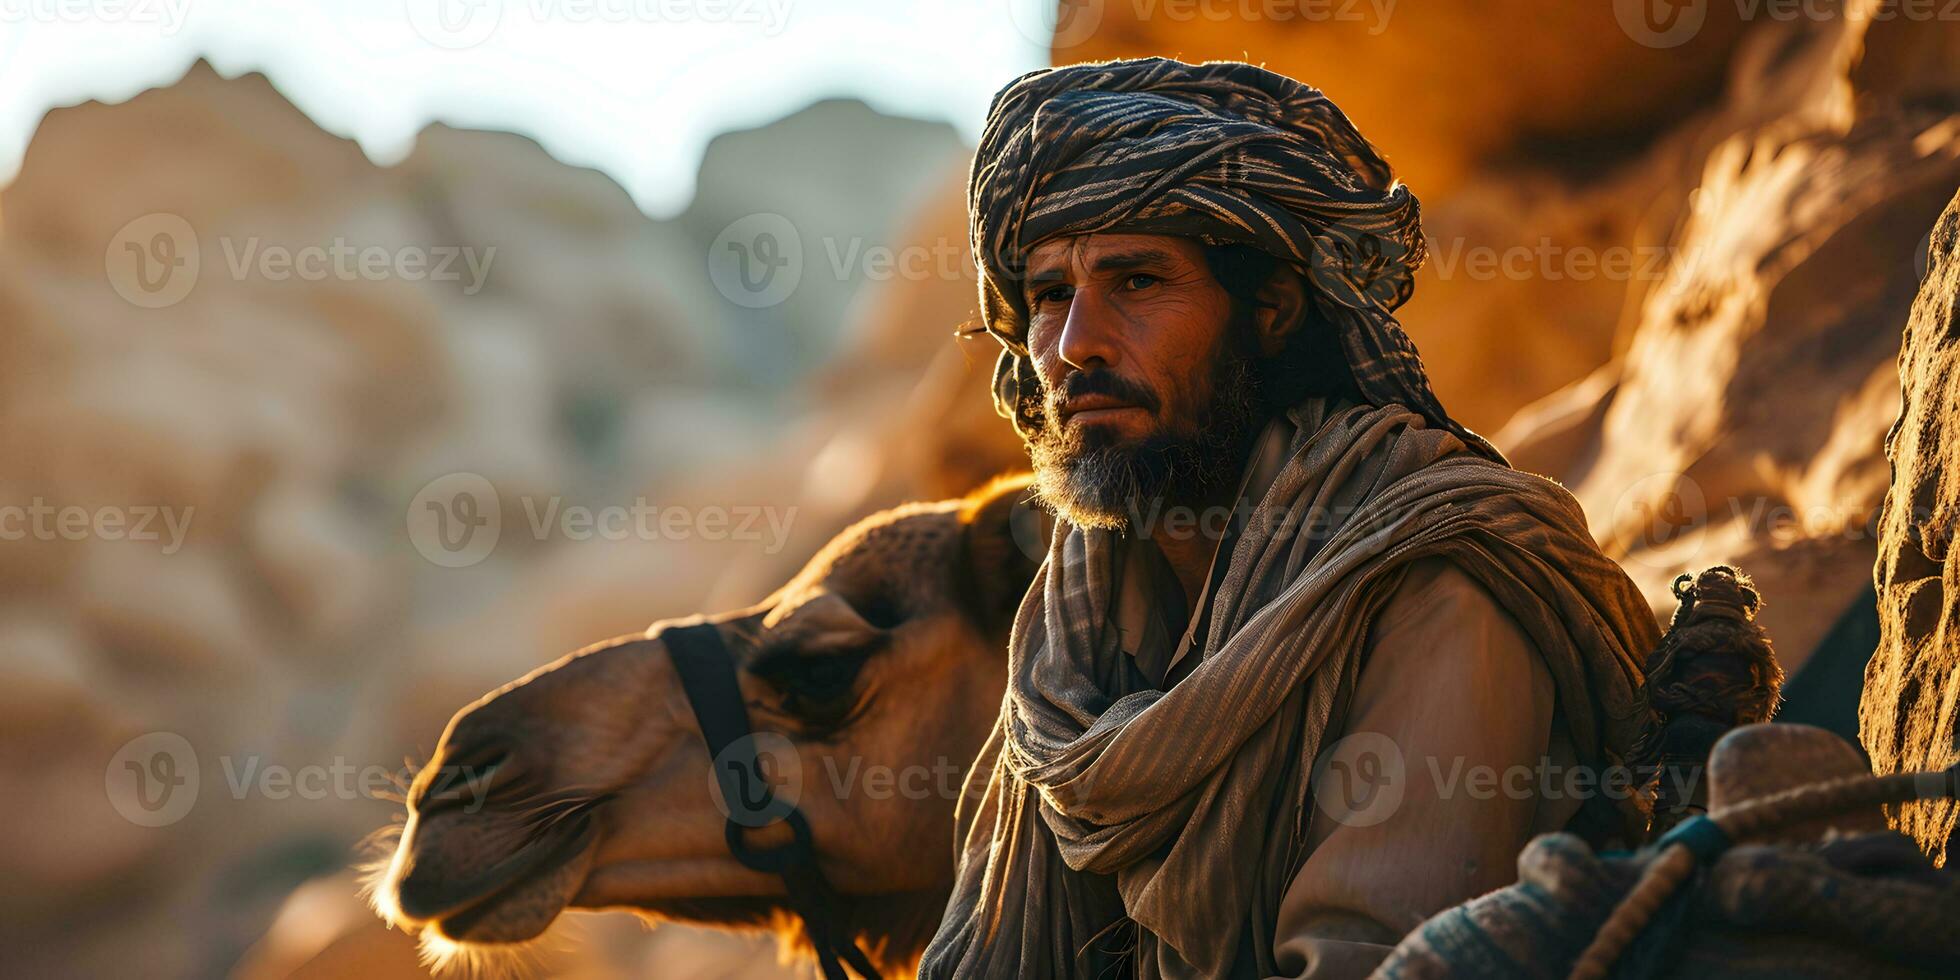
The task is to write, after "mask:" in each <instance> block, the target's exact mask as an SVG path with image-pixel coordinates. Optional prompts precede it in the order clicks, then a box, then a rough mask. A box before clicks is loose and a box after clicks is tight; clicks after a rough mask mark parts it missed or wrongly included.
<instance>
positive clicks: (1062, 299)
mask: <svg viewBox="0 0 1960 980" xmlns="http://www.w3.org/2000/svg"><path fill="white" fill-rule="evenodd" d="M1073 295H1075V291H1074V289H1072V288H1071V287H1069V286H1066V285H1061V284H1057V285H1053V286H1049V287H1047V288H1045V289H1041V290H1038V291H1036V292H1035V294H1034V305H1036V306H1046V305H1047V304H1049V303H1066V302H1068V299H1069V297H1070V296H1073Z"/></svg>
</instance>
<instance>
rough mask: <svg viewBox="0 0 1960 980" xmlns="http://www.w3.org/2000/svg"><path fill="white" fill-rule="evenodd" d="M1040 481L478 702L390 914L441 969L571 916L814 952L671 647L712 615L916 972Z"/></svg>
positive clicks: (388, 904)
mask: <svg viewBox="0 0 1960 980" xmlns="http://www.w3.org/2000/svg"><path fill="white" fill-rule="evenodd" d="M1028 483H1029V481H1028V479H1027V478H1026V477H1020V478H1007V479H1002V480H998V481H996V482H994V483H993V484H991V485H989V486H987V487H985V488H983V489H981V490H979V491H976V492H975V493H973V494H972V495H969V496H968V497H966V498H962V499H956V500H948V501H940V502H937V503H915V504H906V505H903V506H900V507H897V508H895V509H892V510H889V511H885V512H882V513H879V514H876V515H874V516H872V517H869V518H866V519H865V520H863V521H860V522H859V523H857V524H856V525H854V526H852V527H851V528H849V529H847V530H845V531H844V532H843V533H841V534H839V535H838V536H837V537H836V538H835V539H833V540H832V541H831V542H830V543H829V544H827V545H826V546H825V547H824V548H823V549H822V550H821V551H819V552H818V553H817V555H816V556H815V557H813V558H812V559H811V560H810V561H809V563H808V564H807V565H805V566H804V567H803V569H802V570H801V571H800V572H799V573H797V575H796V576H795V577H793V578H792V579H791V580H790V581H789V582H788V583H787V584H785V585H784V586H783V587H782V588H780V589H778V590H777V591H776V592H775V593H774V594H773V595H771V596H769V597H768V598H767V599H764V600H763V601H762V602H760V603H758V604H756V605H754V606H751V607H749V608H746V609H740V610H736V611H733V612H729V613H724V614H720V615H715V616H708V617H696V618H694V619H690V620H679V621H670V622H662V623H655V624H654V625H653V626H652V627H650V628H649V629H648V630H647V631H646V632H645V633H639V634H631V635H628V636H623V637H615V638H613V639H610V640H605V641H602V642H600V643H597V644H594V645H592V646H589V647H587V648H585V649H582V650H579V651H577V652H575V653H572V654H570V655H568V656H566V657H564V658H562V659H560V660H558V661H557V662H555V663H552V664H550V665H548V666H545V667H542V668H539V669H538V670H536V671H533V672H532V673H530V674H528V675H526V676H524V677H523V678H520V679H519V680H516V681H514V682H512V683H510V684H508V685H505V686H504V687H502V688H499V689H498V690H496V691H493V692H491V693H490V694H488V695H486V696H484V697H483V698H481V699H479V700H478V701H477V702H475V703H474V704H471V705H469V706H468V707H466V708H464V709H463V710H461V711H460V712H458V713H457V714H456V715H455V717H453V718H452V719H451V720H450V722H449V725H448V727H447V729H446V730H445V731H444V733H443V735H442V739H441V741H440V743H439V744H438V747H437V749H436V752H435V754H434V756H433V757H432V758H431V759H430V760H429V763H428V764H427V765H426V766H424V767H423V768H422V770H421V771H420V772H419V773H418V774H417V775H416V777H415V778H414V779H413V780H412V781H411V783H410V784H409V786H408V790H407V793H406V794H405V801H406V807H407V815H406V821H405V823H403V824H401V825H400V829H399V835H400V836H399V841H398V843H396V844H395V845H394V847H393V848H392V855H391V856H390V857H388V858H386V859H384V860H382V861H381V862H379V863H378V864H377V865H376V866H375V867H374V868H373V869H372V870H371V872H370V881H369V888H370V896H371V901H372V903H373V905H374V907H375V910H376V911H377V912H378V913H379V914H380V915H381V916H382V918H383V919H384V920H387V921H388V922H390V923H391V924H393V925H396V926H399V927H403V928H405V929H409V930H413V931H416V932H418V933H419V935H420V937H421V940H422V943H423V948H424V952H425V955H427V956H428V957H429V958H430V959H431V960H432V961H436V962H443V961H450V962H454V961H464V962H468V961H473V960H482V959H485V958H489V959H494V958H495V957H496V956H497V955H499V954H500V953H502V952H508V951H513V950H521V949H522V948H523V946H524V944H526V943H528V942H530V941H531V940H534V939H535V938H536V937H538V936H540V935H541V934H543V933H544V931H545V929H546V928H547V927H548V926H549V925H550V924H551V923H552V922H553V921H554V920H555V919H556V918H557V917H558V915H559V914H560V913H561V912H562V911H564V910H566V909H570V908H594V909H599V908H625V909H631V910H634V911H637V912H639V913H641V914H643V915H646V916H648V917H650V918H652V919H656V920H660V919H665V920H674V921H684V922H691V923H696V924H706V925H712V926H717V927H723V928H734V929H749V930H754V929H762V930H769V931H773V932H775V933H776V934H777V935H778V936H779V937H780V938H781V939H782V940H783V942H784V948H785V950H786V952H787V953H789V954H791V955H794V954H796V953H797V952H799V951H800V952H804V953H807V952H808V947H807V937H806V936H803V935H801V934H800V930H801V923H800V920H799V919H798V918H797V917H796V916H795V915H793V914H790V913H789V912H788V910H787V906H786V904H785V898H784V889H783V885H782V882H781V879H779V878H777V877H775V876H773V875H767V874H763V873H759V872H756V871H752V870H749V869H748V868H745V867H744V866H742V865H741V864H740V863H738V862H737V861H736V859H735V858H734V857H733V856H732V855H731V853H730V852H729V850H728V845H727V844H726V842H725V840H724V837H723V832H724V816H723V815H724V811H723V810H722V809H720V808H719V799H718V797H717V795H716V792H715V790H713V789H712V788H711V784H712V782H713V780H712V779H711V778H710V759H709V756H708V750H707V748H706V747H705V745H704V743H703V740H702V736H701V734H700V729H699V727H698V725H697V724H696V722H695V719H694V715H693V711H692V709H691V708H690V706H689V703H688V701H687V699H686V697H685V695H684V693H683V692H682V691H681V690H680V685H679V682H678V678H677V674H676V670H675V667H674V665H673V663H672V661H671V660H670V659H669V657H668V656H667V655H666V653H665V651H664V648H663V647H662V645H661V644H660V642H659V637H660V635H661V633H662V631H663V630H664V629H666V628H669V627H673V626H680V625H686V624H690V623H695V622H706V623H709V624H712V625H713V627H714V628H715V629H716V631H717V632H718V633H719V635H720V636H721V638H722V641H723V644H724V645H725V646H726V648H727V650H728V652H729V655H730V656H731V657H732V658H734V659H735V661H736V662H737V665H738V677H739V683H740V686H741V693H742V698H743V700H744V701H746V702H747V706H748V711H749V716H750V720H751V724H752V726H753V728H754V731H755V732H756V746H757V749H758V754H767V752H766V750H767V748H768V746H769V744H771V743H770V741H769V740H771V739H775V741H774V742H773V744H774V745H775V746H778V747H779V751H778V752H777V753H776V754H777V755H778V756H779V757H778V758H776V759H773V760H767V761H773V763H774V764H775V767H776V769H777V770H778V771H777V772H775V773H773V774H772V776H773V778H774V779H775V781H776V783H777V785H778V786H779V788H780V786H781V785H782V783H783V779H784V775H783V774H784V773H785V772H793V773H796V774H797V775H798V776H800V790H798V791H797V792H796V795H797V797H798V799H797V800H796V801H795V802H797V803H798V805H800V806H801V808H802V810H803V812H804V814H805V815H806V816H807V818H808V821H809V824H810V826H811V829H812V835H813V838H814V841H815V847H816V851H817V853H818V855H819V859H820V866H821V870H822V871H823V873H824V875H825V876H826V877H828V879H829V880H830V882H831V884H832V885H833V886H834V887H835V888H836V890H837V892H838V894H839V896H840V897H839V899H838V903H837V904H839V905H841V906H843V908H840V909H834V910H833V914H835V915H838V916H840V919H841V921H842V922H843V923H844V929H843V931H844V932H845V934H847V935H849V936H851V937H852V938H854V939H856V940H857V941H858V943H859V945H860V946H861V947H862V948H863V949H865V950H866V951H867V952H868V953H869V954H870V955H871V958H872V960H873V962H874V963H875V964H876V965H877V966H878V967H879V969H880V970H881V971H883V972H886V973H887V975H891V974H896V973H904V972H907V971H909V970H911V969H913V968H914V967H915V965H916V962H917V959H918V957H919V955H920V953H921V952H922V951H923V949H924V946H925V943H926V941H927V940H928V939H929V938H930V937H931V934H932V932H933V930H934V929H935V927H936V926H937V924H938V921H939V916H940V913H941V911H942V910H943V908H944V907H945V903H946V898H947V895H948V893H949V890H950V888H951V884H952V875H953V861H954V850H955V849H954V840H953V835H954V824H955V807H956V804H957V803H958V802H959V797H960V796H961V795H962V794H963V792H965V791H964V790H963V781H964V777H965V773H966V770H967V768H968V767H969V765H970V764H971V762H972V760H973V759H974V758H975V757H976V756H977V755H978V754H979V752H980V750H981V748H982V743H983V742H984V741H985V739H986V736H987V734H988V732H989V731H990V730H991V728H992V726H993V723H994V720H995V717H996V714H997V712H998V710H999V705H1000V701H1001V695H1002V691H1003V688H1004V686H1005V682H1006V638H1007V632H1008V629H1009V627H1010V626H1011V624H1012V620H1013V616H1014V612H1015V610H1016V608H1017V607H1018V606H1019V604H1020V601H1021V597H1022V595H1023V594H1024V593H1025V592H1026V590H1027V588H1028V586H1029V583H1030V581H1031V580H1032V578H1033V576H1034V573H1035V569H1036V566H1037V563H1038V559H1039V556H1040V555H1041V554H1042V551H1043V550H1044V548H1043V545H1044V543H1045V541H1046V537H1045V527H1046V517H1045V516H1044V515H1039V514H1038V513H1036V512H1034V511H1032V510H1030V509H1029V508H1028V506H1027V504H1026V501H1027V500H1028V498H1029V497H1030V494H1029V492H1028ZM650 638H651V642H648V641H649V639H650ZM796 782H798V781H797V780H793V781H792V784H794V783H796ZM772 832H775V833H776V835H777V836H776V837H774V838H772V837H771V834H772ZM788 836H789V835H788V834H787V833H786V832H783V829H782V827H781V825H780V824H779V825H777V826H774V827H765V828H761V829H760V830H756V831H751V832H749V834H748V837H749V838H750V840H751V841H752V842H753V843H755V844H756V845H757V846H770V845H771V844H773V843H775V842H778V841H780V840H784V839H787V837H788Z"/></svg>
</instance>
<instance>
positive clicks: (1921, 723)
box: [1859, 196, 1960, 857]
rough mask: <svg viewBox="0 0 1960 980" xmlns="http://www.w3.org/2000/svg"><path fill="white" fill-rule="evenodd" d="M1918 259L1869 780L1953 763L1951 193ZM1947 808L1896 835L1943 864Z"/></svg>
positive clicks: (1870, 727) (1957, 350)
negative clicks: (1921, 277)
mask: <svg viewBox="0 0 1960 980" xmlns="http://www.w3.org/2000/svg"><path fill="white" fill-rule="evenodd" d="M1930 253H1931V254H1930V261H1929V262H1928V265H1927V269H1926V278H1925V281H1924V282H1923V283H1922V284H1921V285H1920V289H1919V298H1918V299H1917V300H1916V301H1914V303H1913V305H1912V321H1911V323H1910V324H1909V325H1908V326H1907V327H1906V340H1905V349H1904V350H1903V351H1901V352H1900V354H1899V381H1900V383H1901V384H1902V385H1903V386H1904V388H1905V412H1904V414H1903V415H1902V416H1901V417H1900V419H1899V424H1898V426H1897V427H1896V428H1895V429H1893V430H1892V435H1891V437H1890V439H1889V440H1888V442H1887V445H1886V455H1887V456H1888V457H1889V458H1890V459H1891V461H1892V475H1893V484H1892V489H1891V492H1889V493H1887V494H1886V496H1885V509H1884V511H1883V514H1882V516H1881V517H1880V520H1879V525H1878V527H1879V546H1878V547H1879V557H1878V603H1879V624H1880V628H1881V634H1880V635H1881V638H1882V639H1881V642H1880V644H1879V648H1878V652H1877V653H1876V654H1874V655H1873V657H1872V661H1871V664H1870V665H1869V666H1868V667H1867V669H1866V671H1865V696H1864V702H1863V704H1862V705H1861V706H1860V710H1859V722H1860V731H1859V740H1860V741H1862V742H1863V743H1864V746H1865V751H1866V752H1868V753H1870V754H1871V758H1872V768H1873V769H1875V770H1877V771H1878V772H1880V773H1891V772H1900V771H1910V770H1927V769H1944V768H1946V767H1948V766H1951V765H1954V764H1955V763H1956V762H1960V708H1956V702H1957V701H1960V640H1956V637H1955V633H1954V629H1955V624H1956V621H1960V601H1956V598H1957V597H1960V581H1956V575H1950V574H1948V573H1949V572H1954V571H1955V565H1954V563H1953V562H1952V561H1951V558H1952V549H1953V536H1954V528H1955V525H1956V522H1957V521H1960V517H1957V516H1956V515H1960V485H1957V484H1956V482H1955V480H1954V478H1953V474H1955V473H1956V472H1960V388H1956V387H1955V384H1956V380H1955V379H1956V378H1960V196H1956V197H1955V198H1954V199H1953V201H1952V203H1950V204H1948V205H1947V209H1946V213H1945V214H1942V215H1941V216H1940V220H1939V224H1938V225H1937V226H1935V227H1934V229H1933V232H1932V237H1931V239H1930ZM1956 574H1960V573H1956ZM1956 809H1960V808H1956V807H1955V805H1954V804H1953V803H1951V802H1950V801H1949V802H1942V803H1939V804H1937V805H1936V804H1932V803H1923V804H1915V805H1912V806H1909V807H1906V808H1905V809H1904V812H1903V813H1901V814H1899V815H1898V816H1899V824H1900V829H1902V830H1904V831H1906V832H1907V833H1910V834H1912V835H1913V836H1914V837H1915V838H1917V839H1918V840H1919V842H1920V844H1921V845H1922V846H1924V847H1925V848H1926V849H1927V850H1928V852H1930V853H1933V854H1935V855H1940V856H1944V857H1950V856H1951V855H1952V850H1951V844H1950V841H1951V840H1952V839H1953V828H1954V822H1955V818H1956V816H1960V813H1956Z"/></svg>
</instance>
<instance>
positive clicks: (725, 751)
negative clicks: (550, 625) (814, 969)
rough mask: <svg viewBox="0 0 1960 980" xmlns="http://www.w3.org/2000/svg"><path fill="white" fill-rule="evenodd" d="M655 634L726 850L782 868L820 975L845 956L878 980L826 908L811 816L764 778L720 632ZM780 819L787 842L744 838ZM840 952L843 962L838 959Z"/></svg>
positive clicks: (687, 629)
mask: <svg viewBox="0 0 1960 980" xmlns="http://www.w3.org/2000/svg"><path fill="white" fill-rule="evenodd" d="M660 639H661V640H662V641H663V642H664V643H665V644H666V647H667V654H668V656H670V657H672V658H673V661H674V670H675V671H676V672H677V673H679V674H680V679H681V691H682V693H684V694H686V695H687V703H688V704H689V705H690V706H691V707H693V709H694V717H695V720H696V722H697V723H698V724H699V725H700V726H701V737H702V739H703V740H704V741H706V742H707V743H708V755H709V756H710V757H711V758H712V759H713V760H714V763H713V764H714V770H715V782H716V784H717V785H718V786H719V787H720V788H721V798H722V800H723V801H724V803H725V804H726V805H727V808H728V810H727V812H728V823H727V837H728V850H729V852H730V853H732V854H734V855H735V860H737V861H740V862H742V866H743V867H746V868H749V869H751V870H755V871H761V872H763V873H765V874H773V875H780V876H781V877H782V879H783V888H784V890H785V891H787V892H788V894H789V907H790V910H791V911H793V912H795V913H796V914H797V915H798V916H800V917H801V918H802V919H803V930H804V932H806V933H808V934H809V936H810V946H811V947H812V949H813V950H814V951H815V952H816V956H817V964H818V965H819V966H820V967H822V969H823V975H824V978H825V980H849V974H846V973H845V972H844V966H843V964H844V963H848V964H850V967H851V969H852V970H855V971H856V972H857V975H858V976H859V977H862V978H863V980H880V978H879V976H878V971H877V970H876V969H874V968H873V967H872V965H871V959H870V958H869V957H867V956H866V955H865V954H864V951H863V950H861V949H859V948H858V947H857V944H856V943H854V942H852V941H851V937H850V936H848V935H845V934H844V933H843V931H842V929H841V927H840V924H839V923H838V922H837V920H836V918H835V917H834V915H833V914H832V913H833V911H834V909H835V908H836V905H837V892H836V890H835V889H833V888H831V887H830V882H829V881H828V880H826V879H825V878H824V876H823V871H822V870H821V869H819V868H818V867H817V848H816V843H815V841H814V840H813V839H812V838H811V836H810V821H809V820H807V819H805V818H804V816H803V811H802V810H800V809H798V808H797V807H796V804H795V803H794V802H790V801H785V800H780V799H777V798H776V796H775V794H774V792H773V790H772V788H771V786H770V785H769V781H768V780H767V779H765V778H763V775H762V763H761V760H760V759H758V758H757V757H756V751H755V749H756V746H755V739H754V738H753V737H752V736H753V734H754V733H753V731H752V730H751V729H750V728H749V710H748V706H747V704H746V703H744V702H743V700H742V686H741V682H740V680H739V679H738V678H737V677H736V673H735V661H734V659H733V658H731V657H729V655H728V650H727V649H726V648H725V647H724V646H723V645H722V642H721V632H720V631H719V630H717V629H716V628H715V627H713V626H711V625H709V624H706V623H703V624H699V625H695V626H678V627H672V628H669V629H667V630H664V631H662V632H661V634H660ZM778 820H781V821H784V822H786V823H788V824H789V828H790V831H791V832H792V833H793V834H794V835H795V837H794V838H793V839H792V840H791V841H790V842H789V843H787V844H782V845H779V846H777V847H772V848H767V849H762V850H758V849H756V848H752V847H750V846H749V845H748V841H747V839H746V838H745V837H744V836H743V834H742V832H743V830H745V829H749V828H755V827H766V826H768V825H769V824H772V823H775V822H776V821H778ZM840 959H841V961H842V962H840Z"/></svg>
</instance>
